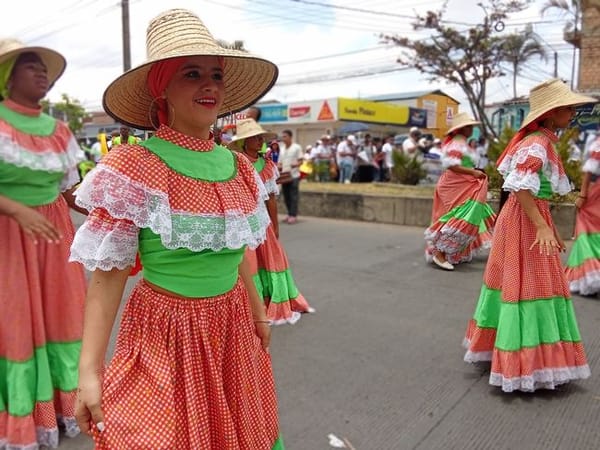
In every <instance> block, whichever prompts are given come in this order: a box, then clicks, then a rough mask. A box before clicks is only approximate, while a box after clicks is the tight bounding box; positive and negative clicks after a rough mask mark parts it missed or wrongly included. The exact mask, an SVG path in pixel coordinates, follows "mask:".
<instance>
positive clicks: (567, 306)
mask: <svg viewBox="0 0 600 450" xmlns="http://www.w3.org/2000/svg"><path fill="white" fill-rule="evenodd" d="M591 101H595V100H594V99H593V98H591V97H585V96H583V95H579V94H576V93H574V92H572V91H571V90H569V88H568V87H567V86H566V85H565V84H564V83H563V82H562V81H561V80H558V79H552V80H548V81H546V82H544V83H541V84H539V85H537V86H535V87H534V88H533V89H532V90H531V92H530V98H529V103H530V107H531V110H530V112H529V114H528V115H527V117H526V118H525V120H524V122H523V124H522V126H521V128H520V129H519V131H518V132H517V134H516V135H515V136H514V137H513V139H512V140H511V141H510V142H509V144H508V146H507V147H506V149H505V150H504V152H503V153H502V155H501V156H500V158H499V159H498V161H497V167H498V171H499V172H500V173H501V174H502V176H503V177H504V185H503V186H502V188H503V189H504V190H505V191H509V192H510V195H509V197H508V200H507V201H506V204H505V205H504V207H503V208H502V210H501V212H500V214H499V216H498V220H497V222H496V228H495V232H494V241H493V244H492V250H491V252H490V256H489V259H488V263H487V267H486V270H485V274H484V279H483V287H482V289H481V294H480V296H479V302H478V304H477V308H476V309H475V314H474V316H473V319H472V320H471V321H470V322H469V326H468V328H467V332H466V337H465V341H464V344H465V346H466V348H467V353H466V355H465V361H467V362H476V361H490V360H491V362H492V368H491V374H490V384H492V385H494V386H500V387H502V390H503V391H506V392H512V391H515V390H520V391H534V390H536V389H554V388H555V387H556V386H558V385H560V384H563V383H567V382H569V381H570V380H576V379H580V378H587V377H588V376H589V375H590V369H589V367H588V364H587V360H586V357H585V352H584V350H583V345H582V343H581V337H580V335H579V330H578V328H577V321H576V319H575V311H574V309H573V304H572V302H571V299H570V298H569V297H570V296H569V288H568V285H567V280H566V278H565V275H564V272H563V268H562V264H561V261H560V255H559V253H560V251H561V250H564V248H565V246H564V244H563V242H562V240H561V238H560V236H559V234H558V231H557V230H556V227H555V226H554V223H553V221H552V216H551V215H550V207H549V204H548V203H549V201H548V200H549V199H550V197H551V196H552V193H553V192H556V193H558V194H566V193H567V192H569V191H570V189H571V187H570V182H569V180H568V178H567V176H566V175H565V171H564V169H563V166H562V163H561V160H560V157H559V156H558V154H557V152H556V148H555V144H556V142H557V140H558V137H557V135H556V131H557V130H558V129H560V128H566V127H567V126H568V125H569V122H570V121H571V119H572V118H573V115H574V113H575V105H579V104H583V103H588V102H591Z"/></svg>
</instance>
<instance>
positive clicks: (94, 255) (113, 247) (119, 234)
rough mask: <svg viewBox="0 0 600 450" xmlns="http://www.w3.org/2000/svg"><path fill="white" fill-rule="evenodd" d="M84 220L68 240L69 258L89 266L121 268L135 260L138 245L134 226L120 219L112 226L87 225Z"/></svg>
mask: <svg viewBox="0 0 600 450" xmlns="http://www.w3.org/2000/svg"><path fill="white" fill-rule="evenodd" d="M92 226H93V225H91V224H90V223H89V222H88V221H87V220H86V221H85V222H84V223H83V225H81V226H80V227H79V229H78V230H77V232H76V233H75V237H74V238H73V244H71V255H70V257H69V261H76V262H79V263H81V264H83V266H84V267H85V268H86V269H87V270H89V271H93V270H96V269H100V270H104V271H109V270H111V269H113V268H115V267H116V268H117V269H121V270H122V269H125V268H126V267H131V266H133V265H134V264H135V255H136V253H137V249H138V233H137V231H138V229H137V227H135V226H133V225H131V224H129V223H127V222H121V223H119V224H117V225H116V226H115V227H114V228H113V229H107V228H102V229H98V230H93V229H91V227H92Z"/></svg>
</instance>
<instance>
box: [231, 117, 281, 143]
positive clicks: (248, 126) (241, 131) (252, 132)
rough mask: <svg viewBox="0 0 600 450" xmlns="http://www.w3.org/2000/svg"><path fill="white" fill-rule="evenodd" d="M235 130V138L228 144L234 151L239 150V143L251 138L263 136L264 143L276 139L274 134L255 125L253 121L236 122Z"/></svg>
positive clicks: (242, 120)
mask: <svg viewBox="0 0 600 450" xmlns="http://www.w3.org/2000/svg"><path fill="white" fill-rule="evenodd" d="M235 130H236V133H235V136H234V137H233V138H232V139H231V142H230V143H229V148H233V149H234V150H240V149H241V146H240V145H239V144H240V143H241V141H243V140H244V139H246V138H249V137H252V136H260V135H263V136H264V138H265V141H269V140H271V139H275V138H276V137H277V134H276V133H271V132H270V131H267V130H265V129H264V128H263V127H261V126H260V125H259V124H258V123H256V121H255V120H254V119H241V120H238V121H237V122H236V124H235Z"/></svg>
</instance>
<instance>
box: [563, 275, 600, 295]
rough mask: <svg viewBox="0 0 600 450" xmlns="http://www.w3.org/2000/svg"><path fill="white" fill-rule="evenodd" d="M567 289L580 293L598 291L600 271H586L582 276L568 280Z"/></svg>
mask: <svg viewBox="0 0 600 450" xmlns="http://www.w3.org/2000/svg"><path fill="white" fill-rule="evenodd" d="M569 290H570V291H571V292H574V293H579V294H581V295H594V294H597V293H598V292H600V272H598V271H593V272H587V273H585V274H584V276H583V277H582V278H579V279H577V280H573V281H570V282H569Z"/></svg>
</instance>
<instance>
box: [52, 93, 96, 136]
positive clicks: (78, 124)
mask: <svg viewBox="0 0 600 450" xmlns="http://www.w3.org/2000/svg"><path fill="white" fill-rule="evenodd" d="M61 98H62V100H61V101H60V102H56V103H50V102H49V101H48V100H42V102H41V103H42V109H43V111H44V112H45V113H46V114H50V115H51V116H53V117H56V118H57V119H59V120H62V121H64V122H66V123H67V125H69V128H70V129H71V132H72V133H73V134H77V133H78V132H79V131H80V130H81V129H82V128H83V119H85V118H86V117H87V115H88V114H87V112H86V111H85V108H84V107H83V106H82V105H81V103H80V102H79V100H77V99H75V98H72V97H69V96H68V95H67V94H61Z"/></svg>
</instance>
